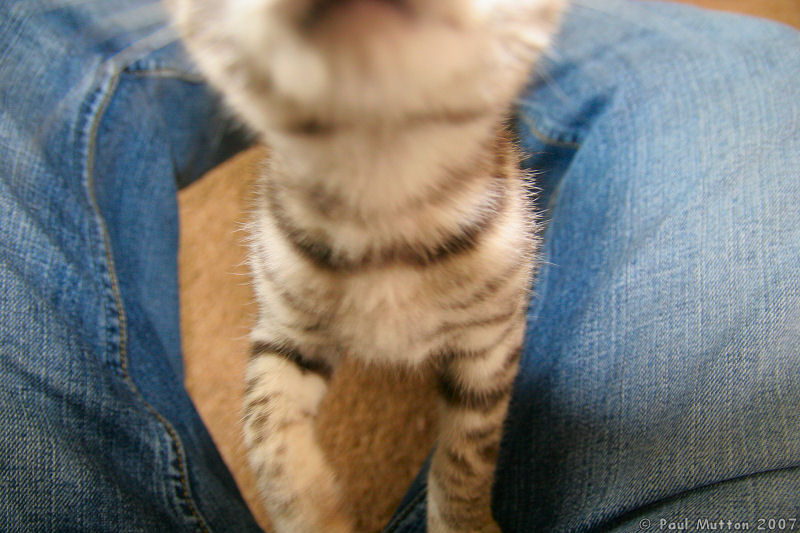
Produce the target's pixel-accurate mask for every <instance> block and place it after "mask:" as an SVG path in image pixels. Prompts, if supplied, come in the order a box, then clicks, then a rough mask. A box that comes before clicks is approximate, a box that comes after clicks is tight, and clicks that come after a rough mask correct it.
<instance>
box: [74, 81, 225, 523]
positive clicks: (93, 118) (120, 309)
mask: <svg viewBox="0 0 800 533" xmlns="http://www.w3.org/2000/svg"><path fill="white" fill-rule="evenodd" d="M110 70H111V72H107V73H106V75H105V78H106V79H104V80H102V81H99V80H98V82H97V84H96V90H97V91H98V92H101V93H102V94H100V99H99V102H97V103H96V104H94V103H92V104H91V105H90V113H89V122H88V123H87V124H86V125H87V126H88V131H87V132H86V135H87V136H86V137H83V136H82V137H81V141H80V142H81V148H84V150H82V151H81V153H83V154H85V160H84V167H83V171H84V173H85V175H84V178H85V186H86V188H87V194H88V196H89V203H90V205H91V209H92V211H93V212H94V215H95V219H96V221H97V224H98V229H99V231H100V233H101V241H102V244H101V246H102V247H103V251H104V254H105V258H104V262H103V260H102V259H101V260H100V264H99V266H100V268H101V269H102V270H103V272H102V273H103V275H104V276H103V277H104V278H105V281H106V282H107V283H108V285H109V286H110V288H111V292H112V295H113V303H112V306H113V307H115V308H116V315H117V320H118V321H119V340H118V342H119V345H118V350H119V365H120V371H121V373H122V376H123V378H124V381H125V383H126V385H127V386H128V388H129V389H130V390H131V392H132V393H133V395H134V396H135V397H136V398H138V399H139V401H140V402H142V405H143V406H144V407H145V409H146V410H147V411H148V412H150V414H151V415H153V416H154V417H155V418H156V419H157V420H158V422H159V423H160V424H161V425H162V427H163V428H164V429H165V430H166V432H167V434H168V435H169V436H170V438H171V439H172V447H173V450H174V453H175V455H176V458H177V463H178V470H179V472H180V480H181V487H182V491H183V498H184V500H185V502H186V504H187V507H188V509H189V511H190V512H191V514H192V516H193V517H194V519H195V521H196V523H197V525H198V527H199V528H200V530H201V531H202V532H203V533H209V532H210V528H209V527H208V525H207V523H206V521H205V519H204V518H203V517H202V515H201V513H200V512H199V509H198V506H197V504H196V503H195V501H194V499H193V497H192V493H191V490H190V488H189V476H188V471H187V469H186V460H185V458H184V452H183V449H184V446H183V444H182V442H181V439H180V437H179V435H178V434H177V432H176V431H175V429H174V428H173V427H172V425H171V424H170V422H169V421H168V420H166V419H165V418H164V417H163V416H162V415H161V413H159V412H158V411H157V410H156V409H155V408H154V407H153V406H152V405H151V404H150V403H149V402H148V401H147V400H146V399H145V398H144V396H143V395H142V393H141V391H140V390H139V388H138V387H137V386H136V384H135V383H134V381H133V379H132V378H131V376H130V373H129V371H128V354H127V325H126V321H127V318H126V315H125V309H124V305H123V302H122V295H121V293H120V289H119V280H118V278H117V274H116V268H115V266H114V257H113V251H112V246H111V242H110V239H109V233H108V228H107V227H106V223H105V218H104V217H103V215H102V212H101V211H100V206H99V203H98V201H97V197H96V195H95V190H94V183H95V180H94V170H95V169H94V163H95V155H96V146H97V134H98V130H99V126H100V122H101V120H102V117H103V116H104V115H105V111H106V110H107V109H108V106H109V104H110V102H111V100H112V97H113V95H114V93H115V92H116V90H117V87H118V86H119V81H120V75H121V72H120V71H119V70H118V69H116V68H113V67H112V68H111V69H110Z"/></svg>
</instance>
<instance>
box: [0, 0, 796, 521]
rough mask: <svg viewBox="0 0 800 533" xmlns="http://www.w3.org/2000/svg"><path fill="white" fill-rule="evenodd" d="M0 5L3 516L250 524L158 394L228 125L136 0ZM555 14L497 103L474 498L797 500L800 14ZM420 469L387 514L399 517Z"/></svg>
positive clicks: (592, 507) (753, 505)
mask: <svg viewBox="0 0 800 533" xmlns="http://www.w3.org/2000/svg"><path fill="white" fill-rule="evenodd" d="M0 20H2V21H3V23H2V25H0V96H1V98H0V474H1V476H0V530H2V531H69V530H80V531H100V530H114V531H120V530H125V531H128V530H130V531H197V530H200V531H204V530H205V531H236V532H239V531H256V530H257V527H256V525H255V524H254V522H253V520H252V518H251V517H250V515H249V513H248V511H247V509H246V507H245V506H244V504H243V503H242V501H241V498H240V496H239V494H238V492H237V490H236V487H235V485H234V483H233V481H232V480H231V478H230V475H229V473H228V472H227V470H226V469H225V467H224V465H223V463H222V461H221V460H220V458H219V456H218V454H217V452H216V450H215V449H214V446H213V443H212V442H211V439H210V438H209V436H208V434H207V432H206V430H205V428H204V427H203V424H202V422H201V420H200V418H199V416H198V415H197V413H196V411H195V410H194V408H193V406H192V404H191V401H190V399H189V398H188V396H187V394H186V392H185V390H184V389H183V385H182V369H181V354H180V338H179V327H178V299H177V283H176V278H177V274H176V270H177V268H176V254H177V209H176V202H175V192H176V189H177V186H178V184H182V183H188V182H190V181H191V180H193V179H195V178H196V177H198V176H199V175H200V174H201V173H202V172H203V171H204V170H206V169H208V168H209V167H211V166H212V165H214V164H215V163H217V162H219V161H221V160H222V159H224V158H225V157H226V156H228V155H230V154H231V153H233V151H235V150H236V149H238V148H240V147H241V146H242V145H243V139H242V135H241V134H240V133H239V132H238V131H237V130H236V129H235V127H234V126H233V125H231V124H230V123H229V122H228V121H226V120H225V119H224V116H225V115H224V113H222V112H221V111H220V108H219V105H218V102H217V100H216V99H215V98H214V96H213V95H211V94H210V93H209V91H208V90H207V89H206V88H205V86H204V85H202V83H200V80H199V77H198V76H197V73H196V72H195V71H194V69H193V67H192V66H191V65H189V64H188V63H187V61H186V59H185V57H184V55H183V52H182V50H181V49H180V47H179V46H178V45H177V44H176V43H175V41H174V34H173V33H172V32H171V31H170V30H168V29H166V28H165V25H164V16H163V13H162V12H161V9H160V8H159V7H158V5H157V4H156V3H150V2H149V1H148V0H103V1H92V0H85V1H81V0H77V1H76V0H21V1H18V2H16V1H11V2H9V1H3V0H0ZM565 22H566V25H565V28H564V30H563V32H562V34H561V35H560V37H559V39H558V41H557V43H556V45H555V46H554V48H553V51H552V52H551V53H550V54H549V56H548V58H547V60H546V61H545V62H544V63H543V65H542V67H541V68H540V72H539V74H538V75H537V76H536V79H538V80H541V81H540V82H537V83H535V84H533V85H532V87H531V88H530V90H529V91H528V92H527V93H526V94H525V95H524V97H523V99H522V100H521V102H520V105H519V111H520V112H519V113H518V121H517V123H518V130H519V133H520V139H521V141H522V143H523V146H524V147H525V148H526V149H527V151H528V152H529V154H530V158H529V159H528V160H527V162H526V164H527V165H528V166H530V167H531V168H534V169H537V171H538V172H539V173H540V176H539V183H540V185H541V186H542V187H543V192H542V195H541V196H540V202H541V207H542V208H543V209H544V212H545V215H546V218H547V220H548V225H547V227H546V232H545V240H544V249H543V259H544V261H545V263H544V266H543V267H542V269H541V271H540V274H539V278H538V280H537V283H536V287H535V296H534V299H533V301H532V304H531V309H530V313H529V329H528V337H527V344H526V350H525V354H524V357H523V361H522V369H521V373H520V377H519V380H518V383H517V387H516V390H515V395H514V399H513V404H512V409H511V416H510V418H509V421H508V424H507V428H506V435H505V437H504V443H503V448H502V450H501V460H500V464H499V470H498V482H497V483H496V486H495V515H496V517H497V519H498V521H499V522H500V523H501V525H502V526H503V528H504V530H505V531H521V532H530V531H537V532H538V531H589V530H591V531H625V532H628V531H639V530H640V528H642V527H644V526H647V525H648V524H649V526H650V528H652V529H653V530H658V529H659V527H660V526H662V522H660V520H662V519H663V520H665V521H673V522H675V523H676V524H679V523H680V521H681V520H683V519H687V520H690V521H691V522H692V525H695V523H696V520H697V519H700V518H703V517H706V518H708V519H710V520H714V519H723V520H732V521H737V520H738V521H750V522H751V523H752V526H751V529H753V530H754V529H755V528H756V527H757V526H758V523H757V522H756V520H758V519H765V520H768V519H780V518H784V519H789V518H797V519H800V507H799V506H800V497H798V494H800V473H799V472H798V469H797V467H798V464H799V463H800V365H798V353H800V260H799V259H798V258H800V224H799V222H800V89H798V87H799V86H800V83H799V82H800V46H799V45H800V38H798V34H797V33H796V32H794V31H793V30H790V29H788V28H785V27H781V26H779V25H775V24H770V23H766V22H757V21H753V20H749V19H745V18H741V17H735V16H729V15H719V14H717V15H707V14H704V13H702V12H700V11H697V10H694V9H690V8H685V7H679V6H673V5H669V4H656V3H646V2H637V3H627V2H622V1H615V0H580V2H577V3H576V4H575V5H574V6H573V7H572V8H571V10H570V13H569V15H568V16H567V18H566V21H565ZM424 472H425V470H423V473H421V475H420V477H419V479H418V480H417V482H415V485H414V486H413V487H412V489H411V490H410V491H409V494H408V496H407V498H406V501H405V502H404V503H403V504H402V505H401V507H400V509H399V510H398V513H397V515H396V517H395V519H394V520H393V523H392V524H391V525H390V527H389V530H391V531H403V532H406V531H408V532H410V531H423V530H424V512H425V508H424V495H425V493H424ZM645 520H649V521H650V522H643V521H645ZM667 525H668V522H664V523H663V526H664V528H665V529H666V526H667ZM768 525H769V524H768V523H765V527H766V526H768ZM795 528H797V529H800V524H796V525H795Z"/></svg>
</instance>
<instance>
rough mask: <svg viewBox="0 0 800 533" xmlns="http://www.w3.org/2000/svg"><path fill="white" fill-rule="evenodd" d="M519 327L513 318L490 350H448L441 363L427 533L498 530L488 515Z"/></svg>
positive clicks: (519, 342) (489, 532) (521, 325)
mask: <svg viewBox="0 0 800 533" xmlns="http://www.w3.org/2000/svg"><path fill="white" fill-rule="evenodd" d="M524 327H525V324H524V319H515V322H513V323H509V324H506V326H505V328H506V329H504V330H503V338H502V339H501V341H500V342H499V343H497V344H496V345H494V346H492V347H491V348H488V349H482V348H481V349H477V350H459V351H453V352H450V353H448V354H446V357H445V358H444V359H443V360H442V362H441V365H440V368H439V376H438V381H439V397H440V399H439V404H440V418H441V429H440V433H439V440H438V443H437V447H436V450H435V451H434V455H433V461H432V464H431V469H430V473H429V475H428V531H431V532H433V533H451V532H453V533H454V532H476V533H477V532H480V533H495V532H499V531H500V528H499V526H498V525H497V524H496V523H495V521H494V519H493V518H492V511H491V503H492V502H491V500H492V482H493V481H494V471H495V465H496V462H497V452H498V448H499V445H500V438H501V436H502V431H503V422H504V421H505V417H506V413H507V411H508V402H509V398H510V395H511V389H512V386H513V383H514V378H515V377H516V374H517V367H518V361H519V356H520V351H521V346H522V337H523V334H524Z"/></svg>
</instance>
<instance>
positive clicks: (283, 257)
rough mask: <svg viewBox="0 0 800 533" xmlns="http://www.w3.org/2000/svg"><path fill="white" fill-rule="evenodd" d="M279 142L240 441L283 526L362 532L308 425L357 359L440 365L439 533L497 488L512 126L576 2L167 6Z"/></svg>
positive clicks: (507, 377) (506, 334) (512, 229)
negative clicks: (343, 365)
mask: <svg viewBox="0 0 800 533" xmlns="http://www.w3.org/2000/svg"><path fill="white" fill-rule="evenodd" d="M171 7H172V8H173V11H174V13H175V17H176V20H177V23H178V25H179V27H180V29H181V31H182V33H183V35H184V37H185V41H186V44H187V47H188V48H189V50H190V52H191V53H192V54H193V56H194V57H195V59H196V60H197V62H198V63H199V65H200V67H201V68H202V69H203V71H204V72H205V74H206V75H207V76H208V78H209V80H210V81H211V82H212V83H213V84H214V85H215V86H216V87H217V88H219V89H220V90H221V91H222V93H223V94H224V95H225V97H226V99H227V101H228V102H229V104H230V105H231V106H232V107H233V108H234V109H235V110H236V111H237V112H238V114H239V115H240V116H241V117H242V119H244V120H245V121H246V122H247V123H249V124H250V125H251V126H252V127H253V128H255V130H256V131H257V132H258V133H260V134H261V136H262V138H263V140H264V141H265V142H266V143H267V144H268V145H269V146H270V147H271V148H272V152H271V157H270V158H269V161H267V162H266V168H265V171H264V173H263V175H262V176H261V177H260V191H259V201H258V206H257V209H256V211H255V213H254V220H253V221H252V225H251V231H252V244H251V258H250V262H251V267H252V271H253V277H254V284H255V289H256V293H257V297H258V302H259V318H258V322H257V325H256V326H255V328H254V330H253V333H252V340H253V352H252V358H251V360H250V362H249V367H248V372H247V390H246V398H245V404H246V405H245V419H244V422H245V429H244V431H245V442H246V445H247V447H248V449H249V460H250V463H251V465H252V467H253V469H254V470H255V472H256V475H257V477H258V484H259V488H260V490H261V492H262V494H263V498H264V502H265V504H266V507H267V509H268V511H269V512H270V514H271V517H272V520H273V524H274V526H275V528H276V529H277V531H279V532H289V533H298V532H309V533H311V532H349V531H352V529H353V525H352V524H353V521H352V520H351V518H350V517H349V516H347V513H346V511H345V506H344V504H343V501H344V499H343V497H342V495H341V494H340V489H339V487H338V486H337V481H336V478H335V476H334V474H333V472H332V470H331V468H330V466H329V465H328V463H327V461H326V459H325V457H324V455H323V453H322V452H321V450H320V448H319V446H318V444H317V442H316V440H315V437H314V419H315V416H316V413H317V408H318V405H319V402H320V400H321V399H322V398H323V396H324V395H325V392H326V390H327V387H328V382H329V380H330V377H331V374H332V373H333V371H334V370H335V368H336V366H337V364H338V363H339V361H340V360H341V359H342V358H345V357H350V358H360V359H362V360H364V361H367V362H373V363H376V364H382V365H408V366H418V365H423V364H432V365H434V366H435V368H436V372H437V376H438V384H439V397H440V401H439V404H440V419H441V422H440V432H439V436H438V443H437V447H436V450H435V452H434V456H433V462H432V466H431V469H430V475H429V480H428V528H429V530H430V531H434V532H449V531H482V532H483V531H486V532H488V531H499V528H498V527H497V525H496V523H495V522H494V520H493V518H492V515H491V509H490V504H491V485H492V481H493V476H494V469H495V462H496V457H497V451H498V445H499V442H500V437H501V433H502V425H503V421H504V418H505V415H506V410H507V406H508V400H509V395H510V392H511V387H512V383H513V381H514V378H515V376H516V372H517V363H518V359H519V356H520V351H521V346H522V341H523V334H524V330H525V312H526V306H527V301H528V291H529V286H530V282H531V277H532V272H533V269H534V260H535V252H536V238H535V236H534V234H535V229H536V225H535V221H534V220H533V218H532V216H531V214H530V213H531V210H530V206H529V202H528V191H527V185H526V183H525V180H524V176H523V175H522V173H521V172H520V170H519V167H518V163H519V156H518V155H517V153H516V151H515V147H514V145H513V142H512V141H511V139H510V137H509V135H508V133H507V132H506V130H505V127H504V122H505V120H506V118H507V116H508V113H509V108H510V106H511V104H512V101H513V99H514V97H515V95H516V94H517V93H518V92H519V91H520V90H521V88H522V87H523V85H524V84H525V82H526V81H527V79H528V76H529V74H530V72H531V68H532V65H533V63H534V62H535V60H536V59H537V57H538V56H539V54H540V52H541V50H542V49H543V48H544V47H545V46H546V44H547V43H548V40H549V37H550V36H551V34H552V33H553V31H554V30H555V27H556V24H557V21H558V18H559V14H560V12H561V10H562V4H561V1H560V0H172V5H171Z"/></svg>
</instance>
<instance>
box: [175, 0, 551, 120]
mask: <svg viewBox="0 0 800 533" xmlns="http://www.w3.org/2000/svg"><path fill="white" fill-rule="evenodd" d="M168 1H169V2H170V6H171V8H172V10H173V13H174V14H175V18H176V20H177V23H178V26H179V27H180V29H181V32H182V34H183V36H184V38H185V41H186V43H187V46H188V48H189V49H190V51H191V53H192V54H193V56H194V57H195V59H196V60H197V62H198V63H199V65H200V67H201V68H202V70H203V71H204V72H205V73H206V75H207V76H208V77H209V79H210V80H211V81H212V83H214V84H215V85H216V86H217V87H218V88H219V89H220V90H221V91H222V92H223V93H224V94H225V95H226V97H227V99H228V101H229V102H230V103H231V104H232V106H233V107H234V108H235V109H236V110H237V111H238V112H239V113H240V114H241V115H242V116H243V118H244V119H246V120H247V121H248V122H250V124H251V125H253V126H255V127H256V128H257V129H258V130H260V131H262V132H264V131H270V130H273V129H281V128H292V127H296V126H297V125H298V124H303V123H314V124H336V123H340V122H356V121H361V122H363V121H367V122H369V121H375V122H382V123H386V122H387V121H392V120H403V119H404V118H407V117H408V116H425V115H429V114H463V113H476V112H486V111H495V110H497V111H500V110H502V109H504V108H505V107H507V106H508V104H509V103H510V99H511V98H513V95H514V94H516V92H517V91H518V90H519V89H520V87H521V85H522V84H523V83H524V81H525V79H526V77H527V75H528V74H529V70H530V67H531V65H532V64H533V62H534V61H535V60H536V58H537V57H538V55H539V52H540V51H541V50H542V49H543V48H544V47H545V46H546V44H547V42H548V40H549V38H550V36H551V34H552V33H553V31H554V29H555V26H556V24H557V21H558V18H559V14H560V12H561V9H562V3H563V0H168Z"/></svg>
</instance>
